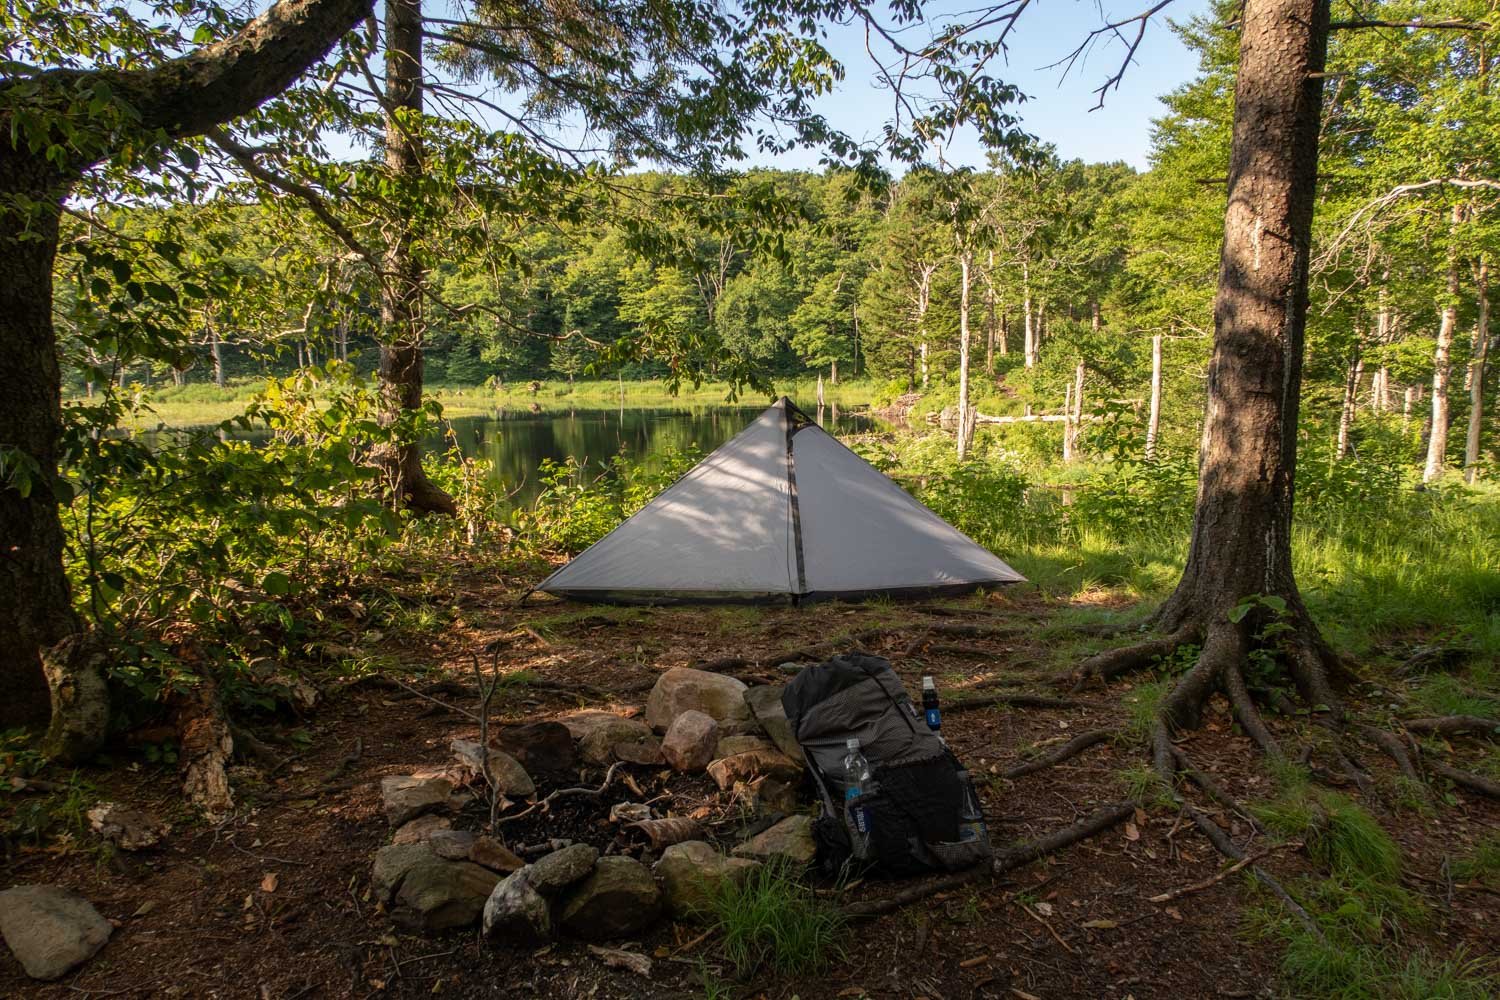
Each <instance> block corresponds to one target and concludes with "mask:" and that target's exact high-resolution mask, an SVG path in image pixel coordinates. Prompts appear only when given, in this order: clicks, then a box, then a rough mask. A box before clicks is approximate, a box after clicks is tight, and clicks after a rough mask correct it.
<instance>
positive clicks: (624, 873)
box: [560, 855, 661, 941]
mask: <svg viewBox="0 0 1500 1000" xmlns="http://www.w3.org/2000/svg"><path fill="white" fill-rule="evenodd" d="M660 914H661V889H659V888H658V887H657V885H656V879H654V878H652V877H651V872H650V870H649V869H647V868H646V866H645V865H643V864H641V863H640V862H639V861H637V860H635V859H634V858H626V857H621V856H619V855H612V856H610V857H607V858H600V859H599V861H598V863H597V864H595V865H594V871H593V873H592V874H590V875H589V877H588V878H586V879H584V880H583V881H582V882H579V883H578V884H577V885H576V886H574V887H573V888H572V889H570V890H569V891H568V895H567V897H566V898H565V900H564V902H563V908H562V918H561V921H560V922H561V924H562V926H563V927H565V928H566V929H567V930H568V931H569V932H570V933H573V934H576V935H578V936H579V937H581V938H586V939H588V940H591V941H605V940H608V939H610V938H617V937H623V936H624V935H626V934H634V933H635V932H636V931H639V930H642V929H643V928H645V927H648V926H650V925H651V923H652V922H653V921H655V920H656V918H657V917H658V916H659V915H660Z"/></svg>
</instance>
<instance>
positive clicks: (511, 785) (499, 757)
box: [448, 740, 536, 799]
mask: <svg viewBox="0 0 1500 1000" xmlns="http://www.w3.org/2000/svg"><path fill="white" fill-rule="evenodd" d="M448 745H449V747H451V748H452V750H453V756H455V757H457V758H458V763H459V766H460V767H462V768H463V769H464V771H465V772H467V773H468V774H471V775H474V776H475V777H476V778H477V779H478V780H479V781H481V782H484V781H486V779H485V776H484V767H485V757H486V755H485V754H484V752H483V751H482V750H481V748H480V746H479V744H478V743H475V742H474V741H473V740H454V741H453V742H451V743H450V744H448ZM487 756H488V758H489V769H490V773H489V779H488V780H489V781H493V782H494V783H495V790H496V791H498V792H499V793H500V794H501V795H504V796H506V797H507V798H512V799H529V798H531V797H532V796H533V795H535V794H536V784H535V783H534V782H533V781H532V780H531V775H529V774H527V773H526V768H524V767H522V766H521V762H520V761H518V760H516V759H515V758H514V757H512V756H511V755H510V754H508V753H506V752H505V751H504V750H496V749H494V748H491V749H490V751H489V753H488V755H487Z"/></svg>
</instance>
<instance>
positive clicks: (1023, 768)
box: [1001, 729, 1118, 778]
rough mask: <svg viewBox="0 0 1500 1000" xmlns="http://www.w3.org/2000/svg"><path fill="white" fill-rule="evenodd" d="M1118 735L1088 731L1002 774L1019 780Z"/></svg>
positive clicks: (1111, 732)
mask: <svg viewBox="0 0 1500 1000" xmlns="http://www.w3.org/2000/svg"><path fill="white" fill-rule="evenodd" d="M1117 735H1118V733H1117V732H1116V731H1115V730H1113V729H1090V730H1089V731H1088V732H1086V733H1079V734H1078V735H1077V736H1075V737H1073V738H1072V739H1071V740H1069V741H1068V742H1066V743H1064V744H1063V745H1062V746H1060V747H1057V748H1056V749H1055V750H1051V751H1049V752H1047V753H1044V754H1042V755H1041V756H1040V757H1035V758H1032V759H1031V760H1028V761H1026V762H1025V763H1022V764H1017V765H1015V766H1014V767H1011V768H1009V769H1007V770H1005V771H1003V772H1001V775H1002V776H1003V777H1006V778H1020V777H1024V776H1025V775H1028V774H1035V773H1036V772H1037V771H1043V770H1046V769H1047V768H1049V767H1052V766H1053V765H1055V764H1061V763H1062V762H1063V761H1065V760H1068V759H1069V758H1072V757H1076V756H1078V755H1079V754H1080V753H1082V752H1083V751H1085V750H1087V749H1088V748H1089V747H1092V746H1097V745H1098V744H1100V743H1104V742H1107V741H1108V740H1112V739H1114V738H1115V736H1117Z"/></svg>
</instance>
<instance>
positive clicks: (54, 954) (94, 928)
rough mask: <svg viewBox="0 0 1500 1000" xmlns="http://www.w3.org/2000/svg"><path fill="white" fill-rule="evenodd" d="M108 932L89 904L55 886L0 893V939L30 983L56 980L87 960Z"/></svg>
mask: <svg viewBox="0 0 1500 1000" xmlns="http://www.w3.org/2000/svg"><path fill="white" fill-rule="evenodd" d="M113 930H114V928H113V927H111V926H110V923H109V921H108V920H105V919H104V918H103V917H102V916H100V915H99V911H98V910H96V909H94V904H92V903H90V902H89V901H88V900H86V899H84V898H83V897H82V896H80V895H78V894H77V893H76V892H73V891H72V890H71V889H64V888H61V887H59V886H55V885H18V886H16V887H15V888H14V889H7V890H5V891H4V892H0V936H3V937H4V938H5V943H6V944H7V945H8V946H9V947H10V950H11V953H12V954H13V955H15V956H16V960H17V961H18V962H20V963H21V968H23V969H25V970H26V974H27V975H28V976H30V977H31V978H32V979H57V978H59V977H61V976H63V975H65V974H66V973H67V972H68V970H69V969H73V968H75V967H77V966H79V965H81V964H83V963H84V962H86V961H88V960H89V959H90V958H93V957H94V955H95V954H96V953H97V952H98V951H99V949H100V948H103V947H104V943H105V942H106V941H108V940H109V935H110V933H111V932H112V931H113Z"/></svg>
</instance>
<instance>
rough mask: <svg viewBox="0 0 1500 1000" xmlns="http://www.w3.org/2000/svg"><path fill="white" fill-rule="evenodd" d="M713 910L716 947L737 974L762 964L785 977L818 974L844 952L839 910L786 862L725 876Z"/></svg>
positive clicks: (754, 968) (759, 967)
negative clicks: (718, 944)
mask: <svg viewBox="0 0 1500 1000" xmlns="http://www.w3.org/2000/svg"><path fill="white" fill-rule="evenodd" d="M713 914H714V922H715V925H716V927H717V929H718V931H719V936H720V948H721V949H722V950H723V953H724V957H725V958H726V959H727V960H728V961H729V963H730V964H731V965H732V966H734V970H735V974H736V975H737V976H740V977H741V978H744V977H746V976H748V975H750V974H751V973H753V972H755V971H756V970H757V969H761V968H766V967H769V968H771V969H773V970H775V971H776V973H777V974H779V975H783V976H790V975H797V974H801V973H815V972H820V971H822V970H823V969H824V968H826V967H827V966H828V964H829V962H831V961H832V960H833V959H834V958H836V957H839V956H841V955H842V954H843V938H844V934H845V926H844V917H843V913H842V912H841V911H840V910H839V908H838V907H837V906H835V905H833V904H832V903H831V902H829V901H827V900H825V899H821V898H819V897H818V896H817V895H816V894H814V893H813V891H812V889H811V888H809V887H808V886H807V885H805V884H804V883H803V882H802V881H801V880H800V879H798V877H797V875H796V874H795V872H793V870H792V867H791V866H790V865H788V864H786V863H782V862H776V861H770V862H767V863H766V864H763V865H761V866H760V867H759V868H757V869H755V870H754V871H753V872H751V873H750V874H749V875H748V876H746V877H745V878H743V879H724V880H723V882H722V883H721V884H720V886H719V888H718V890H717V892H716V893H715V895H714V897H713Z"/></svg>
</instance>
